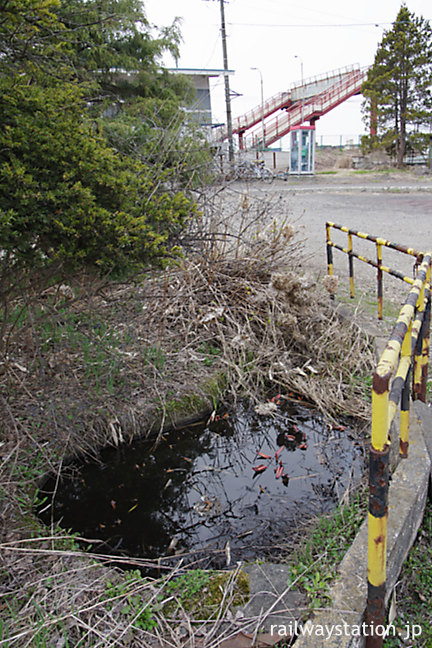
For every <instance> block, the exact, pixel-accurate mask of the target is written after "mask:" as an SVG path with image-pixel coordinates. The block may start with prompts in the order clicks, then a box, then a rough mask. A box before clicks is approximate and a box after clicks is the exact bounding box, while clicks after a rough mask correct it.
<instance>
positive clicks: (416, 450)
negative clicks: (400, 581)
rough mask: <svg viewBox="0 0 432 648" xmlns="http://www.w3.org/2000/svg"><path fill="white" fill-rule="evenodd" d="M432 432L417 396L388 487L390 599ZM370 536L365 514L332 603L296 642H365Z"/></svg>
mask: <svg viewBox="0 0 432 648" xmlns="http://www.w3.org/2000/svg"><path fill="white" fill-rule="evenodd" d="M431 434H432V414H431V412H430V410H429V408H428V407H427V405H425V404H424V403H421V402H420V401H416V402H415V403H413V404H412V408H411V429H410V446H409V457H408V459H405V460H402V461H401V462H400V463H399V465H398V467H397V469H396V471H395V472H394V474H393V477H392V481H391V483H390V489H389V520H388V544H387V602H388V599H389V597H390V595H391V592H392V590H393V588H394V586H395V583H396V581H397V578H398V576H399V573H400V570H401V568H402V564H403V562H404V560H405V558H406V556H407V554H408V552H409V550H410V548H411V546H412V544H413V542H414V539H415V537H416V534H417V530H418V528H419V526H420V524H421V521H422V518H423V512H424V508H425V504H426V498H427V492H428V485H429V476H430V472H431V457H430V454H429V452H428V445H429V450H432V439H431ZM426 439H427V441H426ZM367 541H368V538H367V520H365V522H364V523H363V525H362V526H361V528H360V531H359V532H358V534H357V536H356V538H355V540H354V542H353V544H352V546H351V548H350V549H349V551H348V552H347V554H346V555H345V557H344V558H343V560H342V562H341V564H340V566H339V570H338V572H339V576H338V579H337V581H336V582H335V584H334V586H333V587H332V589H331V592H330V596H331V599H332V601H333V604H332V607H331V608H328V609H324V610H321V611H320V612H319V613H317V614H316V615H315V616H314V618H313V620H311V621H309V622H308V624H306V626H305V628H303V630H305V629H308V631H309V632H310V636H304V635H303V636H299V638H298V640H297V642H296V648H360V647H361V646H364V638H362V637H361V636H359V635H360V632H361V626H362V624H363V619H364V613H365V609H366V597H367V581H366V564H367ZM278 620H279V619H278ZM289 623H290V619H289V618H288V619H287V624H289ZM275 630H276V632H277V633H278V634H282V633H283V626H280V628H276V629H275V628H273V631H274V632H273V634H275ZM281 631H282V632H281ZM300 631H301V628H300ZM276 636H277V635H276ZM275 639H276V637H275Z"/></svg>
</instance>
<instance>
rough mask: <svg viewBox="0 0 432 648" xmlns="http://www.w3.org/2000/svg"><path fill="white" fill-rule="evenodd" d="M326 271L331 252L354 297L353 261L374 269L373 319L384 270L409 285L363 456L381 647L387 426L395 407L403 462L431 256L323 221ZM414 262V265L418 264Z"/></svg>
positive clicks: (422, 374)
mask: <svg viewBox="0 0 432 648" xmlns="http://www.w3.org/2000/svg"><path fill="white" fill-rule="evenodd" d="M331 228H335V229H338V230H340V231H342V232H345V233H346V234H347V236H348V245H347V248H344V247H342V246H340V245H337V244H336V243H334V242H333V241H332V240H331ZM353 237H358V238H361V239H365V240H368V241H371V242H372V243H374V244H375V246H376V255H377V260H376V262H375V261H372V260H371V259H368V258H366V257H363V256H362V255H360V254H357V253H356V252H354V250H353ZM326 244H327V267H328V274H329V275H333V248H336V249H338V250H341V251H342V252H344V253H346V254H347V256H348V268H349V277H350V295H351V297H353V296H354V267H353V259H354V258H357V259H359V260H361V261H364V262H365V263H367V264H369V265H372V266H373V267H375V268H376V269H377V282H378V315H379V317H380V319H381V318H382V277H383V272H387V273H389V274H391V275H393V276H395V277H398V278H399V279H401V280H402V281H405V282H407V283H409V284H411V289H410V291H409V293H408V296H407V298H406V301H405V303H404V305H403V307H402V309H401V311H400V313H399V316H398V319H397V321H396V324H395V326H394V328H393V331H392V333H391V335H390V337H389V339H388V341H387V345H386V347H385V349H384V352H383V353H382V355H381V357H380V359H379V362H378V364H377V367H376V369H375V372H374V374H373V380H372V429H371V444H370V454H369V512H368V525H369V530H368V583H367V588H368V595H367V607H366V619H365V625H366V628H367V633H366V648H382V645H383V634H382V632H381V629H382V628H383V627H384V622H385V611H386V608H385V598H386V575H387V555H386V554H387V516H388V492H389V480H390V461H389V457H390V445H391V437H390V427H391V424H392V422H393V420H394V418H395V416H396V413H397V410H398V407H399V406H400V426H399V456H400V457H401V459H407V457H408V450H409V423H410V421H409V415H410V400H411V398H413V399H415V398H417V399H419V400H421V401H423V402H425V401H426V389H427V375H428V360H429V340H430V320H431V263H432V253H431V252H428V253H427V254H424V253H423V252H418V251H417V250H415V249H414V248H409V247H406V246H404V245H399V244H397V243H392V242H390V241H387V240H386V239H382V238H378V237H375V236H371V235H369V234H365V233H364V232H359V231H357V230H353V229H349V228H348V227H343V226H341V225H336V224H335V223H330V222H327V223H326ZM383 247H388V248H391V249H393V250H397V251H399V252H402V253H404V254H409V255H411V256H413V257H415V259H416V260H415V264H414V269H415V278H413V279H411V278H410V277H406V276H405V275H404V274H403V273H401V272H398V271H396V270H392V269H391V268H388V267H387V266H384V265H383V260H382V249H383ZM419 264H420V265H419Z"/></svg>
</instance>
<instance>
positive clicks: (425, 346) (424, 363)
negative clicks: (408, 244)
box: [419, 264, 431, 403]
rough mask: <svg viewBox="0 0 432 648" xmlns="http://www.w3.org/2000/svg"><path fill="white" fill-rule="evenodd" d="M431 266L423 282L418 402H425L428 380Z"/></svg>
mask: <svg viewBox="0 0 432 648" xmlns="http://www.w3.org/2000/svg"><path fill="white" fill-rule="evenodd" d="M430 282H431V266H430V264H429V266H428V269H427V272H426V281H425V296H426V300H427V301H426V305H425V314H424V318H423V325H422V333H421V338H422V357H421V377H420V391H419V400H421V401H423V403H425V402H426V391H427V380H428V366H429V340H430V321H431V284H430Z"/></svg>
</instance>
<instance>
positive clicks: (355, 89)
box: [215, 65, 368, 150]
mask: <svg viewBox="0 0 432 648" xmlns="http://www.w3.org/2000/svg"><path fill="white" fill-rule="evenodd" d="M367 71H368V68H367V67H364V68H361V67H359V66H354V65H353V66H349V67H345V68H341V69H339V70H333V71H332V72H328V73H327V74H324V75H321V76H317V77H313V78H310V79H306V80H305V81H304V82H303V83H300V84H294V85H293V87H291V88H290V89H288V90H287V91H286V92H279V93H278V94H276V95H274V96H273V97H271V98H270V99H268V100H267V101H265V102H264V103H263V105H262V106H261V105H260V106H257V107H256V108H253V109H252V110H250V111H249V112H247V113H245V114H244V115H241V116H240V117H237V118H235V119H233V124H232V130H233V134H237V135H238V138H239V149H240V150H245V149H257V148H260V149H262V148H266V147H267V146H270V145H271V144H273V143H274V142H276V141H277V140H278V139H280V138H281V137H283V136H284V135H287V134H288V133H289V132H290V131H291V130H292V129H293V128H296V127H298V126H300V125H301V124H304V123H305V122H309V123H310V124H314V123H315V122H316V121H317V120H318V119H319V118H320V117H322V116H323V115H325V114H326V113H328V112H329V111H330V110H332V109H333V108H336V107H337V106H339V105H340V104H341V103H343V102H344V101H346V100H347V99H349V98H350V97H352V96H354V95H356V94H360V93H361V88H362V85H363V83H364V81H365V80H366V76H367ZM227 137H228V132H227V129H226V127H225V126H223V127H219V128H218V129H217V130H216V132H215V139H216V140H217V141H223V140H224V139H226V138H227Z"/></svg>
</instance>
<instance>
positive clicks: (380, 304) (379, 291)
mask: <svg viewBox="0 0 432 648" xmlns="http://www.w3.org/2000/svg"><path fill="white" fill-rule="evenodd" d="M376 252H377V298H378V319H379V320H382V318H383V272H382V244H381V243H378V241H377V243H376Z"/></svg>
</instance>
